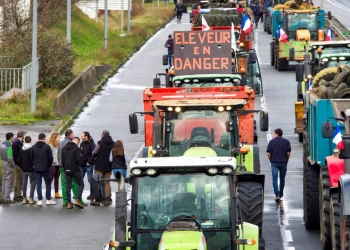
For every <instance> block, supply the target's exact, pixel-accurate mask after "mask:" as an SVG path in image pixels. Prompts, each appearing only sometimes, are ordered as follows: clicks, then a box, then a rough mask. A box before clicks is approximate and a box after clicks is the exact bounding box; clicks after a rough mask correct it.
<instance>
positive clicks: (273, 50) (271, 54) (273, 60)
mask: <svg viewBox="0 0 350 250" xmlns="http://www.w3.org/2000/svg"><path fill="white" fill-rule="evenodd" d="M274 52H275V42H271V43H270V63H271V66H274V65H275V53H274Z"/></svg>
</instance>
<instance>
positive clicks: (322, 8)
mask: <svg viewBox="0 0 350 250" xmlns="http://www.w3.org/2000/svg"><path fill="white" fill-rule="evenodd" d="M321 10H324V0H321Z"/></svg>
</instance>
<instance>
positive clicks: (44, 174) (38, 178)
mask: <svg viewBox="0 0 350 250" xmlns="http://www.w3.org/2000/svg"><path fill="white" fill-rule="evenodd" d="M34 177H35V182H36V192H37V193H38V200H40V201H41V200H42V199H43V194H42V190H41V183H42V179H43V178H44V181H45V184H46V195H45V196H46V200H51V173H50V171H34Z"/></svg>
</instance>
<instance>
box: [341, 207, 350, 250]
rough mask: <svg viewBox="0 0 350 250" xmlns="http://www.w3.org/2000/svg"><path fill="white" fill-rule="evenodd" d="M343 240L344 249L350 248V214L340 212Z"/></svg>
mask: <svg viewBox="0 0 350 250" xmlns="http://www.w3.org/2000/svg"><path fill="white" fill-rule="evenodd" d="M340 222H341V224H340V226H341V230H340V232H342V233H341V235H340V237H341V242H344V249H345V250H350V216H349V215H343V213H340Z"/></svg>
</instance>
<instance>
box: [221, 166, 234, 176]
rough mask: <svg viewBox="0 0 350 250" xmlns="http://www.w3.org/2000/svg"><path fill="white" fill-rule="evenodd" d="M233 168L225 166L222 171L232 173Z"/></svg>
mask: <svg viewBox="0 0 350 250" xmlns="http://www.w3.org/2000/svg"><path fill="white" fill-rule="evenodd" d="M232 171H233V170H232V168H230V167H225V168H223V169H222V172H223V173H224V174H230V173H232Z"/></svg>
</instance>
